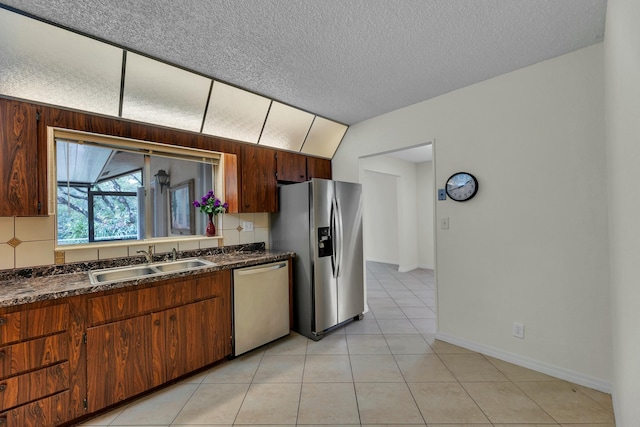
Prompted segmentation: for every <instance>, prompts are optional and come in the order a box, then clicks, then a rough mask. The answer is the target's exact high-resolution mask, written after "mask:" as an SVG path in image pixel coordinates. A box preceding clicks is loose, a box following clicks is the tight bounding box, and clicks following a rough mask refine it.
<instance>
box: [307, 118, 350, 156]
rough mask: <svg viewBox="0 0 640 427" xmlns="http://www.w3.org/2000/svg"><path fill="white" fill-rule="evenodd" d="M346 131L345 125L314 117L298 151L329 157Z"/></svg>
mask: <svg viewBox="0 0 640 427" xmlns="http://www.w3.org/2000/svg"><path fill="white" fill-rule="evenodd" d="M346 131H347V126H345V125H342V124H340V123H336V122H332V121H331V120H327V119H324V118H322V117H316V119H315V120H314V121H313V125H311V130H310V131H309V135H308V136H307V139H306V140H305V141H304V145H303V146H302V150H300V152H301V153H304V154H310V155H313V156H318V157H326V158H327V159H331V158H332V157H333V155H334V154H335V152H336V150H337V149H338V145H340V141H342V137H343V136H344V134H345V132H346Z"/></svg>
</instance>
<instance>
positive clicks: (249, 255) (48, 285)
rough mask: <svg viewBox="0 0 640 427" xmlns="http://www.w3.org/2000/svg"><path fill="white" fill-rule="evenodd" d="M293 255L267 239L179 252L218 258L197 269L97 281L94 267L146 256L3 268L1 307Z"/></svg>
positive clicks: (134, 261) (136, 260) (140, 260)
mask: <svg viewBox="0 0 640 427" xmlns="http://www.w3.org/2000/svg"><path fill="white" fill-rule="evenodd" d="M292 256H295V254H294V253H293V252H276V251H269V250H266V249H265V248H264V243H262V244H251V245H239V246H230V247H228V246H225V247H223V248H212V249H209V250H196V251H185V252H178V259H181V258H192V257H198V258H202V259H206V260H208V261H211V262H214V263H215V264H216V265H215V266H210V267H205V268H200V269H198V270H193V271H179V272H172V273H167V274H164V275H162V276H155V277H141V278H137V279H134V280H127V281H125V282H117V283H104V284H95V285H94V284H92V283H91V281H90V280H89V274H88V272H89V271H90V270H94V269H102V268H110V267H124V266H129V265H134V264H142V263H144V262H145V259H144V257H138V256H136V257H128V258H114V259H112V260H104V261H93V262H84V263H73V264H62V265H56V266H48V267H40V268H30V269H24V270H5V271H2V272H0V308H1V307H11V306H16V305H21V304H29V303H33V302H37V301H45V300H52V299H58V298H65V297H71V296H76V295H83V294H89V293H93V292H100V291H106V290H110V289H118V288H125V287H130V286H135V285H139V284H143V283H151V282H157V281H161V280H167V279H173V278H176V277H185V276H190V275H193V274H202V273H208V272H213V271H218V270H228V269H233V268H240V267H247V266H252V265H258V264H265V263H269V262H275V261H282V260H285V259H288V258H289V257H292ZM169 257H170V254H161V255H156V256H154V259H153V261H154V262H159V261H166V260H168V259H169Z"/></svg>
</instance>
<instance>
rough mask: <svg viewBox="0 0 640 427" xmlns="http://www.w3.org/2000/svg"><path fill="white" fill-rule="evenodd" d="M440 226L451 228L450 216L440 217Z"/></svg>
mask: <svg viewBox="0 0 640 427" xmlns="http://www.w3.org/2000/svg"><path fill="white" fill-rule="evenodd" d="M440 228H441V229H442V230H448V229H449V217H444V218H440Z"/></svg>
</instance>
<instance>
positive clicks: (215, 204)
mask: <svg viewBox="0 0 640 427" xmlns="http://www.w3.org/2000/svg"><path fill="white" fill-rule="evenodd" d="M218 206H220V199H216V201H215V202H213V207H214V208H217V207H218Z"/></svg>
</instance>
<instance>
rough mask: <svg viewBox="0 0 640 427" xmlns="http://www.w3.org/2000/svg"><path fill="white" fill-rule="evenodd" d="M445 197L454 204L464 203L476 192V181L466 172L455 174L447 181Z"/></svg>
mask: <svg viewBox="0 0 640 427" xmlns="http://www.w3.org/2000/svg"><path fill="white" fill-rule="evenodd" d="M446 189H447V195H448V196H449V197H450V198H451V200H455V201H456V202H465V201H467V200H469V199H471V198H473V196H475V195H476V193H477V192H478V180H477V179H476V177H475V176H473V175H471V174H470V173H468V172H457V173H454V174H453V175H451V177H450V178H449V179H448V180H447V186H446Z"/></svg>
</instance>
